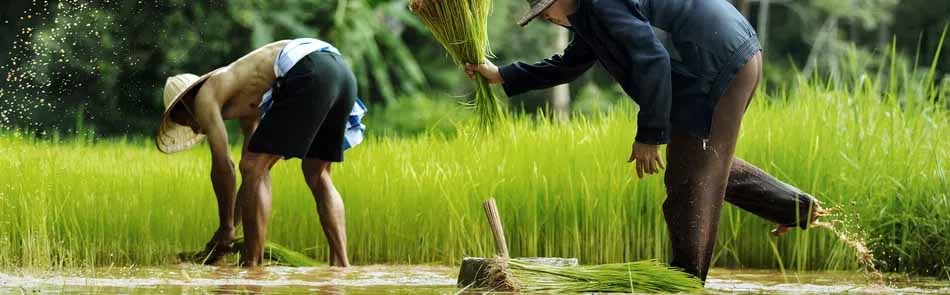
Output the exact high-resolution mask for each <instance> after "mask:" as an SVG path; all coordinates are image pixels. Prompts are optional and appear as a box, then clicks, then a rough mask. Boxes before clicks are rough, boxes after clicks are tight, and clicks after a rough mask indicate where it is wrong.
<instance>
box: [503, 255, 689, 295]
mask: <svg viewBox="0 0 950 295" xmlns="http://www.w3.org/2000/svg"><path fill="white" fill-rule="evenodd" d="M489 277H490V279H491V280H492V284H491V287H492V288H493V289H494V290H496V291H509V292H551V293H590V292H593V293H602V292H629V293H680V292H690V291H696V290H699V289H702V287H703V284H702V282H700V281H699V280H698V279H696V278H694V277H692V276H690V275H688V274H686V273H684V272H681V271H678V270H676V269H673V268H670V267H668V266H666V265H663V264H662V263H659V262H657V261H655V260H644V261H637V262H630V263H615V264H603V265H589V266H550V265H543V264H537V263H531V262H526V261H519V260H512V259H504V258H499V259H496V261H495V263H494V264H493V265H492V266H491V270H490V274H489Z"/></svg>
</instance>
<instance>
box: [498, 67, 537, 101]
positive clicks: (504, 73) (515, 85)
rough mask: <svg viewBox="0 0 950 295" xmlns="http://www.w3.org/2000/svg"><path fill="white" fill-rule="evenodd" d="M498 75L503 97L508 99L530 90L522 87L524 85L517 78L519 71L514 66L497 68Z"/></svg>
mask: <svg viewBox="0 0 950 295" xmlns="http://www.w3.org/2000/svg"><path fill="white" fill-rule="evenodd" d="M498 73H499V74H501V80H502V81H503V83H502V84H501V87H502V88H504V89H505V95H507V96H508V97H512V96H516V95H518V94H522V93H525V92H528V90H530V89H528V88H527V87H525V86H524V83H521V82H520V79H519V78H520V77H519V76H518V74H519V73H520V71H519V70H518V68H517V67H516V66H515V64H510V65H507V66H501V67H498Z"/></svg>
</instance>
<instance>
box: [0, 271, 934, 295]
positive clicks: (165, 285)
mask: <svg viewBox="0 0 950 295" xmlns="http://www.w3.org/2000/svg"><path fill="white" fill-rule="evenodd" d="M456 275H457V270H456V269H455V268H451V267H445V266H359V267H353V268H351V269H347V270H338V269H329V268H290V267H268V268H266V269H263V270H257V271H250V270H243V269H237V268H230V267H207V266H197V265H185V264H183V265H177V266H172V267H165V268H97V269H82V270H72V271H57V272H47V271H35V270H16V271H7V272H0V293H15V294H20V293H34V292H40V293H60V292H65V293H100V294H116V293H122V294H156V293H166V294H178V293H189V294H205V293H220V294H233V293H242V294H255V293H267V294H289V293H330V294H393V293H397V294H402V293H412V294H446V293H448V294H451V293H455V292H457V291H458V289H456V288H455V286H454V284H455V276H456ZM886 277H887V281H888V283H887V284H886V285H884V286H880V285H878V284H869V283H868V280H867V279H866V278H865V277H864V276H863V275H861V273H859V272H858V273H855V272H849V273H843V272H842V273H837V272H821V273H801V274H786V275H784V276H783V275H782V274H781V273H778V272H775V271H754V270H752V271H750V270H727V269H715V270H713V272H712V274H711V279H710V280H709V282H708V283H707V286H706V287H707V293H710V294H731V293H788V294H792V293H794V294H801V293H816V294H818V293H820V294H827V293H850V294H885V293H905V294H907V293H911V294H913V293H920V294H939V293H950V282H948V281H937V280H933V279H926V278H907V277H902V276H897V275H889V276H886Z"/></svg>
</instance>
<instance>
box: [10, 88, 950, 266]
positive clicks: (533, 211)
mask: <svg viewBox="0 0 950 295" xmlns="http://www.w3.org/2000/svg"><path fill="white" fill-rule="evenodd" d="M924 80H925V79H923V78H921V79H907V80H906V81H905V80H904V79H901V80H900V81H898V84H899V85H902V83H924V82H923V81H924ZM938 80H939V79H938ZM823 83H826V82H810V81H804V82H801V83H796V84H794V85H793V86H788V87H784V88H778V89H774V90H771V91H760V92H759V94H758V95H757V96H756V97H755V98H754V99H753V101H752V104H751V105H750V107H749V110H748V112H747V113H746V116H745V117H744V119H743V127H742V134H741V136H740V138H739V143H738V145H737V151H736V153H737V155H738V156H739V157H741V158H743V159H745V160H746V161H748V162H750V163H752V164H755V165H757V166H759V167H761V168H763V169H764V170H766V171H768V172H769V173H771V174H773V175H775V176H776V177H778V178H779V179H781V180H783V181H785V182H787V183H790V184H792V185H795V186H797V187H799V188H801V189H802V190H804V191H805V192H808V193H810V194H813V195H815V196H816V197H818V198H819V199H821V200H822V201H823V202H824V204H826V205H827V207H839V208H841V209H840V210H843V211H844V212H847V213H848V214H849V216H852V217H853V218H850V219H849V220H848V221H847V222H848V223H849V224H851V225H853V228H854V229H855V230H859V231H864V232H866V233H867V234H866V235H863V237H865V238H866V239H867V240H866V241H865V242H866V243H867V246H868V248H869V249H870V251H871V252H873V254H874V257H875V259H877V260H878V261H877V266H878V267H879V268H880V269H881V270H882V271H896V272H905V273H918V274H932V275H938V276H941V277H942V278H947V279H950V231H948V230H946V229H947V228H950V218H946V216H950V178H948V175H950V174H948V173H947V169H948V167H950V113H948V109H947V108H946V105H945V104H943V103H934V102H933V101H932V100H930V99H928V98H929V96H927V95H914V93H916V92H909V93H908V94H907V95H906V97H903V98H902V99H901V100H900V101H901V103H897V102H895V101H897V100H893V99H892V100H887V99H885V96H886V95H887V93H885V92H882V91H881V89H883V88H882V87H880V86H881V85H884V84H886V83H888V80H887V79H877V78H874V76H873V75H871V76H869V78H868V79H865V80H862V82H861V83H854V84H844V85H832V86H835V87H829V85H825V84H823ZM905 86H906V87H910V86H907V85H902V87H905ZM923 86H927V87H929V85H923ZM914 87H922V86H921V85H916V86H914ZM930 88H933V87H930ZM636 111H637V109H636V107H635V106H633V105H632V104H628V103H625V104H620V105H617V106H615V107H614V108H613V109H611V110H610V112H609V113H607V114H606V115H604V116H601V117H594V118H584V117H578V118H577V119H576V120H572V121H571V124H553V123H551V122H549V121H547V120H544V119H531V118H524V117H518V118H514V119H512V120H511V121H510V122H509V123H508V124H501V125H499V128H497V129H496V132H495V133H493V134H491V136H486V135H484V133H482V132H478V131H477V130H478V127H477V126H478V125H477V123H474V122H465V123H460V127H459V128H458V129H457V131H456V132H455V133H454V135H452V136H445V135H443V134H441V133H436V134H423V135H419V136H413V137H388V136H386V137H379V136H370V137H369V138H367V140H366V142H365V143H364V144H362V145H360V146H359V147H357V148H355V149H353V150H350V151H348V152H347V154H346V162H344V163H341V164H339V165H336V164H335V165H334V168H333V181H334V185H335V186H336V187H337V189H338V190H339V191H340V194H341V195H342V197H343V200H344V202H345V206H346V218H347V220H346V225H347V234H348V236H347V242H348V246H349V249H348V252H349V254H350V255H351V261H352V262H353V263H354V264H374V263H390V264H418V263H440V264H447V265H452V264H457V263H458V262H459V261H458V260H459V257H488V256H490V255H493V254H494V242H493V240H492V238H491V234H490V233H488V229H487V228H484V227H480V226H473V224H481V223H482V222H484V212H483V208H482V207H481V205H480V204H481V202H482V201H483V200H484V199H485V197H486V196H491V197H494V198H495V199H496V200H497V201H498V205H499V208H500V212H499V213H500V214H501V215H502V216H505V220H504V223H505V224H504V227H505V228H506V229H507V230H508V231H507V234H508V236H509V237H511V238H510V239H509V247H510V248H509V249H510V251H511V256H513V257H576V258H578V259H580V260H581V261H584V262H585V263H590V264H605V263H618V262H624V261H638V260H644V259H659V260H660V261H665V259H668V258H669V249H670V245H669V237H668V236H667V235H668V233H667V229H666V225H665V222H664V220H663V213H662V204H663V201H664V198H665V190H664V187H663V180H662V177H659V176H651V177H648V178H646V179H643V180H638V179H636V176H635V172H634V171H633V169H632V168H631V167H630V165H629V164H627V163H626V161H624V160H626V158H625V157H626V156H627V155H629V153H630V144H631V143H632V142H633V134H635V130H636ZM369 128H370V130H373V126H372V125H370V127H369ZM233 155H234V159H235V160H237V158H238V157H239V155H240V147H239V146H235V148H234V150H233ZM210 167H211V161H210V157H209V156H208V150H207V146H200V147H198V148H196V149H194V150H191V151H187V152H183V153H181V154H176V155H174V156H167V155H163V154H161V153H160V152H158V151H156V150H155V148H154V146H153V145H152V144H151V141H150V140H148V139H144V138H142V139H138V138H128V139H121V138H119V139H107V140H99V141H96V142H94V141H87V140H82V139H65V140H60V141H52V140H38V139H34V138H32V137H29V136H25V135H22V134H20V135H17V134H16V133H4V132H0V179H2V180H0V268H9V267H41V268H49V267H56V266H102V265H132V264H134V265H161V264H167V263H175V262H176V261H177V257H175V256H174V255H173V254H172V253H178V252H180V251H182V250H185V249H196V248H198V247H201V246H203V245H204V243H206V242H207V241H208V239H209V238H211V236H212V234H213V233H214V231H215V229H216V228H217V227H218V223H217V214H216V213H217V208H216V206H215V197H214V194H213V188H212V186H211V182H210V181H209V179H208V173H209V171H210ZM300 175H301V174H300V161H299V160H289V161H281V162H280V163H278V164H277V165H276V166H275V167H274V169H273V170H272V172H271V179H272V187H273V218H272V222H271V224H270V226H269V229H268V233H269V235H268V239H269V240H270V241H273V242H276V243H279V244H281V245H283V246H286V248H288V249H292V250H295V251H299V252H301V253H303V254H306V255H308V256H310V257H313V258H314V259H316V260H317V261H325V260H326V259H327V256H328V255H327V254H328V253H329V249H328V248H327V243H326V241H325V239H324V238H323V237H322V234H321V232H322V231H321V227H320V222H319V218H318V217H317V214H316V212H317V210H316V206H315V204H314V201H313V195H312V193H311V191H310V189H309V188H308V187H307V185H306V184H305V182H304V181H303V179H301V176H300ZM183 221H187V222H183ZM773 227H774V225H773V224H768V223H767V222H765V221H763V220H762V219H760V218H758V217H756V216H753V215H751V214H748V213H746V212H743V211H741V210H739V209H737V208H735V207H733V206H729V205H726V206H724V207H723V211H722V219H721V222H720V226H719V231H718V241H717V244H716V248H715V250H714V253H713V257H714V259H713V261H712V263H713V265H715V266H717V267H743V268H779V267H782V268H784V269H785V270H786V271H788V272H790V273H793V272H795V271H801V270H856V271H857V270H860V269H861V265H860V264H859V263H858V262H857V261H856V259H855V257H856V253H855V252H854V250H852V249H851V248H850V247H849V246H848V245H846V244H845V243H842V242H841V241H840V240H839V239H838V237H837V236H836V235H835V234H834V233H833V232H831V231H828V230H825V229H821V228H813V229H809V230H805V231H800V230H795V231H793V232H791V233H789V234H787V235H785V236H783V237H781V238H770V237H769V236H768V232H769V230H771V229H772V228H773ZM714 275H715V274H714Z"/></svg>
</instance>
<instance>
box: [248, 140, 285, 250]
mask: <svg viewBox="0 0 950 295" xmlns="http://www.w3.org/2000/svg"><path fill="white" fill-rule="evenodd" d="M278 160H280V156H276V155H270V154H260V153H252V152H245V153H244V155H243V158H242V159H241V164H240V165H241V177H242V179H243V181H242V182H241V189H240V190H238V201H239V202H240V204H241V205H240V208H241V210H242V211H243V212H242V213H243V214H241V215H242V219H243V221H244V252H243V255H242V256H241V260H242V261H241V265H243V266H245V267H255V266H259V265H260V264H261V262H262V261H263V259H264V241H265V240H267V223H268V222H269V221H270V213H271V190H270V169H271V167H273V166H274V164H276V163H277V161H278Z"/></svg>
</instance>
